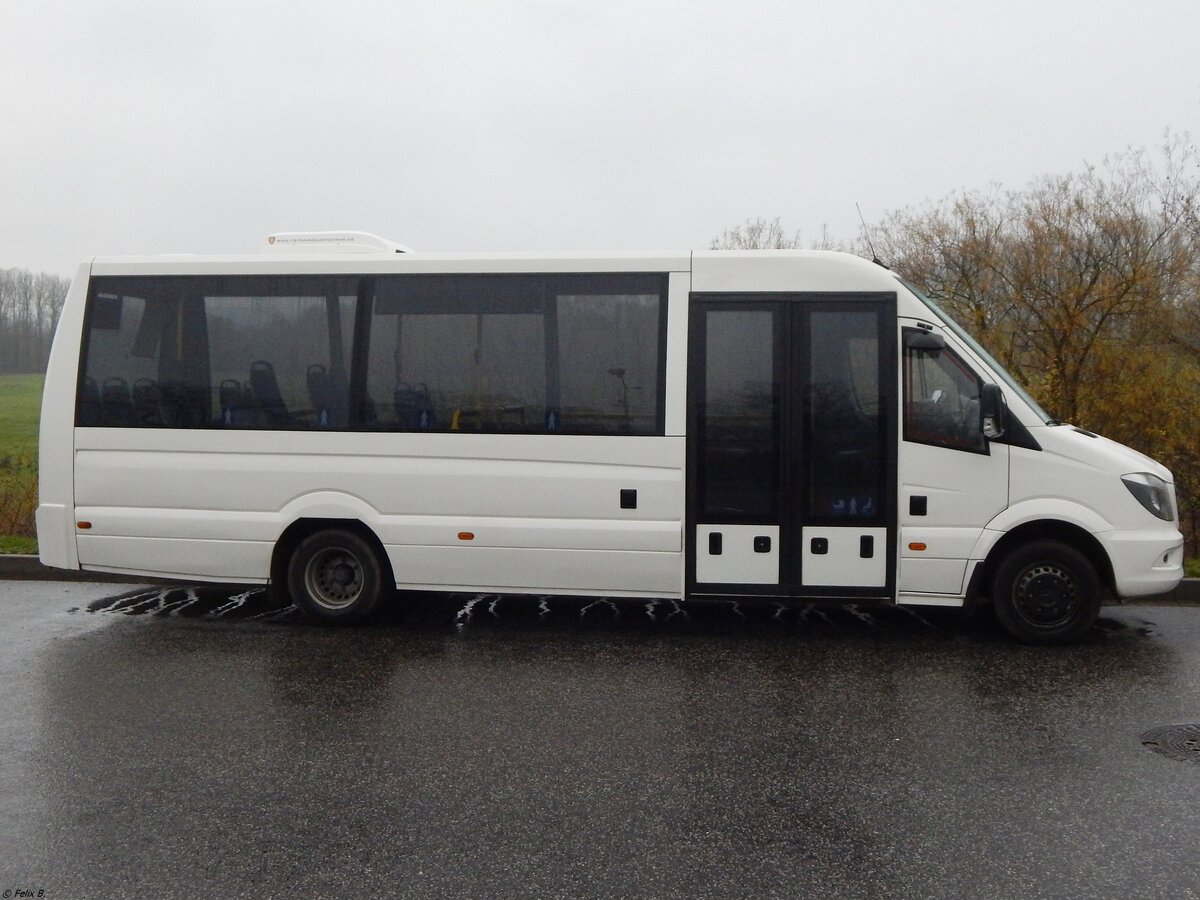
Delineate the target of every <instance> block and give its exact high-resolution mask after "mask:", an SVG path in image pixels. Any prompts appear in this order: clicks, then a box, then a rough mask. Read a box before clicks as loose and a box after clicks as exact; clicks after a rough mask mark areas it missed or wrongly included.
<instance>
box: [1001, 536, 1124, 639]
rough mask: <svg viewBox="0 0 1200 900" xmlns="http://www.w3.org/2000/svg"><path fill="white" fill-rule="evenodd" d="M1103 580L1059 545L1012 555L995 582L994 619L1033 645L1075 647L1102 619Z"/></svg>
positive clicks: (1027, 547) (1043, 543)
mask: <svg viewBox="0 0 1200 900" xmlns="http://www.w3.org/2000/svg"><path fill="white" fill-rule="evenodd" d="M1100 599H1101V586H1100V578H1099V576H1098V575H1097V574H1096V570H1095V568H1094V567H1093V566H1092V564H1091V563H1090V562H1089V561H1088V559H1087V557H1086V556H1084V555H1083V554H1082V553H1080V552H1079V551H1078V550H1076V549H1075V548H1074V547H1071V546H1068V545H1067V544H1062V543H1059V542H1058V541H1035V542H1033V543H1031V544H1026V545H1025V546H1023V547H1019V548H1017V549H1016V550H1014V551H1013V552H1011V553H1010V554H1009V555H1008V556H1007V557H1005V558H1004V561H1003V562H1001V563H1000V566H999V567H998V568H997V569H996V574H995V576H994V577H993V578H992V604H993V605H994V606H995V609H996V618H998V619H999V620H1000V624H1002V625H1003V626H1004V627H1005V629H1006V630H1007V631H1008V632H1009V634H1011V635H1012V636H1013V637H1015V638H1017V640H1020V641H1025V642H1026V643H1031V644H1064V643H1068V642H1070V641H1077V640H1079V639H1080V638H1081V637H1083V636H1084V634H1086V633H1087V631H1088V629H1089V628H1091V627H1092V624H1093V623H1094V622H1095V621H1096V616H1097V615H1099V613H1100Z"/></svg>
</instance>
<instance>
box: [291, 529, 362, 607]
mask: <svg viewBox="0 0 1200 900" xmlns="http://www.w3.org/2000/svg"><path fill="white" fill-rule="evenodd" d="M288 591H289V592H290V593H291V595H292V600H293V601H294V602H295V604H296V605H297V606H298V607H300V608H301V609H302V610H304V611H305V612H306V613H308V614H309V615H310V616H312V617H313V618H315V619H319V620H320V621H322V622H330V623H350V622H361V621H363V620H364V619H366V618H368V617H370V616H371V615H372V614H374V613H375V611H376V610H377V609H378V607H379V604H380V601H381V600H382V598H383V594H384V568H383V565H382V564H381V562H380V559H379V555H378V554H377V552H376V550H375V548H374V547H372V546H371V544H370V543H368V542H367V541H366V540H365V539H364V538H362V537H360V536H359V535H357V534H355V533H354V532H352V531H346V530H344V529H341V528H329V529H325V530H323V531H318V532H315V533H313V534H310V535H309V536H308V537H306V538H305V539H304V540H302V541H301V542H300V543H299V544H298V545H297V546H296V549H295V550H294V551H293V552H292V558H291V560H290V562H289V563H288Z"/></svg>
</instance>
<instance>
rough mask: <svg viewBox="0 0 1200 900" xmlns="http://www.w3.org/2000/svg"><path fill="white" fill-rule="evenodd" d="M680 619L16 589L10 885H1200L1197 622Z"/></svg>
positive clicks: (581, 605)
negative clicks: (1163, 734)
mask: <svg viewBox="0 0 1200 900" xmlns="http://www.w3.org/2000/svg"><path fill="white" fill-rule="evenodd" d="M677 609H678V608H677V607H675V606H674V605H673V604H670V603H662V604H651V605H649V606H648V605H647V604H645V603H642V602H619V603H605V602H600V603H592V604H590V605H589V603H588V601H581V600H568V599H561V598H560V599H543V600H539V599H537V598H534V599H513V598H495V597H490V596H485V597H472V596H460V597H456V598H453V599H451V600H449V601H424V602H421V603H420V604H418V606H417V608H416V610H415V612H413V613H412V614H410V615H409V616H407V620H406V621H402V620H401V617H400V616H391V617H389V618H387V619H385V620H384V621H382V622H380V623H377V624H373V625H370V626H366V627H360V628H354V629H334V630H331V629H325V628H320V627H314V626H310V625H307V624H305V623H303V622H302V621H300V620H299V619H298V617H297V614H296V613H295V611H294V610H291V609H288V608H280V607H273V606H271V605H270V604H269V603H268V602H267V599H266V595H265V593H264V592H262V591H249V592H247V591H244V590H243V591H238V590H229V589H219V588H204V589H201V590H199V591H191V592H189V591H187V590H181V589H173V590H170V591H166V592H164V591H159V590H144V589H139V590H135V591H132V592H131V591H130V590H128V589H126V588H122V587H120V586H114V585H91V584H55V583H29V582H3V583H0V634H2V635H3V653H2V655H0V685H2V686H3V689H2V691H0V890H14V891H15V890H19V889H21V890H31V891H33V892H34V894H33V895H34V896H35V895H36V891H38V890H44V891H45V894H44V896H45V897H48V898H64V897H175V896H178V897H193V896H209V895H219V896H225V897H241V896H244V897H271V896H275V897H290V896H311V897H360V896H404V897H688V898H691V897H801V896H844V897H968V896H970V897H985V896H987V897H1080V896H1088V897H1129V896H1134V895H1139V896H1152V897H1156V896H1164V897H1165V896H1173V897H1197V896H1200V842H1198V841H1197V839H1196V838H1197V833H1198V831H1197V829H1196V827H1195V826H1194V825H1193V824H1192V819H1193V817H1194V816H1195V815H1196V810H1197V802H1198V801H1200V762H1193V761H1191V760H1187V761H1176V760H1172V759H1169V758H1167V757H1165V756H1162V755H1160V754H1157V753H1153V752H1151V751H1150V750H1148V749H1146V748H1145V747H1143V746H1142V744H1141V743H1140V741H1139V735H1140V734H1141V733H1142V732H1144V731H1146V730H1148V729H1150V728H1152V727H1154V726H1156V725H1161V724H1168V723H1192V722H1200V690H1198V689H1200V609H1195V608H1162V607H1132V608H1126V609H1108V610H1106V611H1105V615H1104V617H1103V619H1102V622H1101V625H1100V626H1099V627H1097V628H1096V629H1095V630H1094V631H1093V633H1092V635H1091V636H1090V638H1089V639H1088V641H1087V642H1086V643H1084V644H1082V645H1080V646H1077V647H1071V648H1049V649H1042V648H1028V647H1021V646H1018V645H1015V644H1012V643H1010V642H1009V641H1008V640H1007V639H1006V638H1004V637H1002V636H1001V635H1000V634H999V633H998V631H996V630H994V629H993V628H992V627H991V626H989V625H988V624H987V623H986V622H983V623H975V624H971V623H962V622H960V621H958V620H957V619H955V618H953V617H947V616H945V615H942V616H936V615H934V614H932V613H926V612H922V613H921V614H920V615H919V616H916V615H910V614H907V613H904V612H899V611H894V610H891V611H883V612H880V613H872V612H867V611H861V610H860V611H857V612H837V613H829V614H828V615H825V614H822V613H821V612H819V611H816V610H802V611H794V610H792V611H781V610H778V609H776V608H775V607H772V606H769V605H767V606H756V607H748V608H736V607H733V606H731V605H710V606H703V607H699V608H692V609H690V610H689V611H688V614H686V615H685V614H681V613H679V612H677ZM1197 756H1200V753H1198V754H1197ZM4 896H9V895H7V894H5V895H4Z"/></svg>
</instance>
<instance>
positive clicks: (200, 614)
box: [87, 585, 1151, 637]
mask: <svg viewBox="0 0 1200 900" xmlns="http://www.w3.org/2000/svg"><path fill="white" fill-rule="evenodd" d="M87 611H88V612H93V613H118V614H122V615H129V616H141V615H151V616H171V617H174V616H182V617H185V618H199V619H224V620H230V621H241V620H249V621H264V622H283V623H296V624H300V625H308V624H311V623H309V622H308V621H307V620H306V619H305V617H304V615H303V614H302V613H301V612H300V610H299V609H297V608H296V607H295V606H293V605H292V604H291V603H290V602H288V601H286V600H281V599H275V598H272V597H271V595H270V592H269V591H268V590H267V589H266V588H262V587H252V588H244V587H239V588H233V589H231V588H227V587H222V586H206V585H197V586H192V587H153V588H143V589H138V590H132V591H127V592H123V593H118V594H114V595H113V596H111V597H103V598H101V599H99V600H95V601H93V602H91V603H89V604H88V606H87ZM529 622H538V623H548V624H563V623H577V624H580V625H583V626H585V627H586V626H592V627H604V626H614V625H616V626H619V627H621V628H632V629H646V628H650V629H651V630H653V626H672V627H673V628H675V629H679V628H684V629H685V630H690V631H697V630H715V631H718V632H727V631H728V630H729V629H730V628H735V629H736V628H738V627H739V626H748V625H771V626H775V627H780V628H783V629H791V630H793V631H797V632H799V631H806V630H815V631H818V632H821V631H846V630H850V631H855V630H864V629H871V628H882V629H883V630H884V632H885V633H896V632H901V633H903V632H906V631H918V632H921V631H930V630H932V631H939V630H950V631H955V632H959V633H967V632H970V631H972V630H974V631H977V632H978V633H979V634H986V633H988V632H995V626H994V625H993V623H992V621H991V619H990V617H989V616H987V615H982V616H980V617H979V620H978V621H976V620H974V619H972V618H971V617H970V616H964V615H963V614H962V612H961V611H959V610H939V609H926V608H920V609H914V608H911V607H886V606H874V605H872V606H855V605H851V606H831V605H796V604H784V603H775V602H769V601H754V600H749V601H745V600H744V601H736V600H728V601H718V600H714V601H704V602H694V601H693V602H691V603H686V604H684V603H680V602H678V601H675V600H628V599H622V598H612V597H602V598H599V599H594V598H579V597H555V596H542V597H529V596H519V595H508V594H446V595H437V594H428V595H416V594H406V595H401V596H400V597H398V598H397V599H396V600H395V601H394V602H393V604H392V606H391V608H390V609H388V610H386V611H385V612H384V613H383V614H382V616H380V617H379V619H377V620H376V621H375V622H374V623H373V625H374V626H375V627H379V626H388V625H398V624H404V625H408V626H414V625H417V626H430V627H435V626H437V625H438V624H447V623H449V624H453V625H454V626H455V628H456V629H457V630H458V631H462V630H463V629H464V628H466V627H468V626H475V627H486V626H491V625H496V624H498V623H508V624H523V623H529ZM367 627H371V626H367ZM1126 628H1132V629H1133V630H1135V631H1138V632H1141V633H1148V632H1149V629H1150V628H1151V623H1150V622H1148V621H1146V620H1144V619H1142V620H1135V621H1133V622H1130V623H1125V622H1123V621H1117V620H1114V619H1111V618H1102V619H1101V620H1100V622H1099V623H1098V624H1097V625H1096V629H1095V636H1097V637H1098V636H1101V635H1103V634H1104V633H1105V632H1110V631H1119V630H1123V629H1126ZM993 636H994V637H1000V635H999V634H998V633H995V634H993Z"/></svg>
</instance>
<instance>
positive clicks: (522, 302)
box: [361, 275, 665, 434]
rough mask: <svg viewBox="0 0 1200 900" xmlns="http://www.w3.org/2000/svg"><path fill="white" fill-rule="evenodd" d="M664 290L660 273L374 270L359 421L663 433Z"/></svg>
mask: <svg viewBox="0 0 1200 900" xmlns="http://www.w3.org/2000/svg"><path fill="white" fill-rule="evenodd" d="M664 293H665V279H664V278H663V277H662V276H657V275H651V276H632V275H630V276H623V275H618V276H608V275H596V276H589V275H573V276H554V275H456V276H450V275H430V276H416V275H411V276H383V277H379V278H377V279H375V280H374V291H373V303H372V308H371V315H370V337H369V340H368V341H367V345H368V353H367V362H366V366H365V371H366V384H365V391H364V396H363V399H362V406H361V422H362V424H363V426H364V427H367V428H376V429H380V430H389V431H426V430H431V431H485V432H525V433H574V434H657V433H661V430H662V424H661V422H662V400H661V385H662V382H663V366H664V350H663V340H662V338H663V334H662V331H663V329H662V323H661V317H662V314H663V311H664V297H663V294H664Z"/></svg>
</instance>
